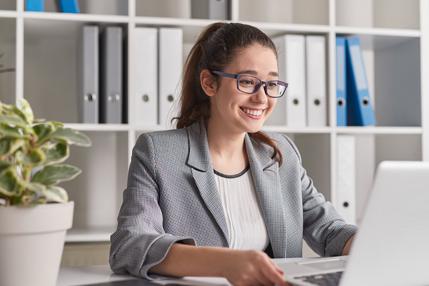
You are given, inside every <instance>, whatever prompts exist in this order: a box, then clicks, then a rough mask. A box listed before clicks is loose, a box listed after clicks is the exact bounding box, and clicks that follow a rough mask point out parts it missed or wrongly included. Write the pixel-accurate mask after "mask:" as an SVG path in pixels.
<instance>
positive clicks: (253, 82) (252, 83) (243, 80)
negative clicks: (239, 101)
mask: <svg viewBox="0 0 429 286" xmlns="http://www.w3.org/2000/svg"><path fill="white" fill-rule="evenodd" d="M240 84H244V85H254V84H255V81H253V80H250V79H242V80H240Z"/></svg>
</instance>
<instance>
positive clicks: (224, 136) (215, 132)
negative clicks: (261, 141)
mask: <svg viewBox="0 0 429 286" xmlns="http://www.w3.org/2000/svg"><path fill="white" fill-rule="evenodd" d="M244 137H245V133H244V132H243V133H234V132H228V130H227V129H226V128H225V126H220V125H219V124H216V123H215V122H213V121H211V120H208V123H207V140H208V145H209V151H210V156H211V159H212V163H213V168H214V169H215V170H217V171H219V172H221V173H224V174H236V173H239V172H241V171H242V170H243V169H244V168H245V167H246V166H247V155H246V150H245V147H244Z"/></svg>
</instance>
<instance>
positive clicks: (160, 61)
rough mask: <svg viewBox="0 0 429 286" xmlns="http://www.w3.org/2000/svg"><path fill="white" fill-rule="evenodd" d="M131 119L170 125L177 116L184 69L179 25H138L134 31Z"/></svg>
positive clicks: (138, 123)
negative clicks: (165, 26) (132, 111)
mask: <svg viewBox="0 0 429 286" xmlns="http://www.w3.org/2000/svg"><path fill="white" fill-rule="evenodd" d="M134 35H135V51H136V57H135V61H134V66H135V70H134V77H133V81H134V85H135V93H134V94H133V95H131V96H132V98H131V99H130V100H132V102H133V108H134V118H133V122H134V124H137V125H156V124H159V125H161V126H163V127H166V128H168V127H172V125H170V123H171V119H172V118H173V117H176V116H177V115H178V99H179V93H180V84H181V75H182V69H183V31H182V29H179V28H151V27H139V28H136V30H135V31H134Z"/></svg>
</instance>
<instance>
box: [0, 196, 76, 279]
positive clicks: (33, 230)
mask: <svg viewBox="0 0 429 286" xmlns="http://www.w3.org/2000/svg"><path fill="white" fill-rule="evenodd" d="M73 206H74V204H73V202H68V203H64V204H62V203H58V204H46V205H37V206H35V207H28V208H27V207H26V208H24V207H0V285H5V286H9V285H11V286H21V285H22V286H24V285H25V286H28V285H34V286H39V285H40V286H51V285H52V286H54V285H56V283H57V276H58V271H59V267H60V262H61V255H62V252H63V247H64V239H65V234H66V230H67V229H69V228H71V225H72V220H73Z"/></svg>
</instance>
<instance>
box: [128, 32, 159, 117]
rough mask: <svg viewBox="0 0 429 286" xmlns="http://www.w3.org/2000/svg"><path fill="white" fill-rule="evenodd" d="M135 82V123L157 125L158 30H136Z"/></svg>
mask: <svg viewBox="0 0 429 286" xmlns="http://www.w3.org/2000/svg"><path fill="white" fill-rule="evenodd" d="M134 35H135V51H136V58H135V61H134V63H133V64H134V67H135V69H134V71H135V72H134V83H135V93H134V96H133V102H134V104H133V105H132V106H133V108H134V123H135V124H138V125H156V124H157V123H158V112H157V111H158V30H157V29H156V28H136V30H135V34H134Z"/></svg>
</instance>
